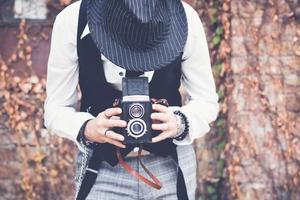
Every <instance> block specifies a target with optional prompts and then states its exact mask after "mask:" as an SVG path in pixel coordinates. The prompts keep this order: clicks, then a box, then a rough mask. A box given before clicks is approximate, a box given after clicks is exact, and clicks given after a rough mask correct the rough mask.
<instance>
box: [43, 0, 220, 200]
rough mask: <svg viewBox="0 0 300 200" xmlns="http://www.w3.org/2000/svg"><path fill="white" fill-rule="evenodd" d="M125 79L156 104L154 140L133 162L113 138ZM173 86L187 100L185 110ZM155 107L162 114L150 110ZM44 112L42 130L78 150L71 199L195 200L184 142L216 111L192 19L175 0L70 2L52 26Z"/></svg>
mask: <svg viewBox="0 0 300 200" xmlns="http://www.w3.org/2000/svg"><path fill="white" fill-rule="evenodd" d="M124 77H148V80H149V95H150V97H151V98H155V99H156V100H154V101H153V107H152V109H153V111H154V112H153V113H152V114H151V119H152V126H151V128H152V129H153V131H154V132H155V131H156V132H157V133H158V134H157V135H156V136H155V137H153V139H152V142H151V143H148V144H145V145H144V149H143V150H142V151H140V152H139V153H140V155H138V153H137V152H136V151H135V149H136V148H134V146H130V145H124V143H123V141H124V135H122V134H120V133H119V132H116V131H115V130H116V129H115V128H125V127H127V125H128V123H127V122H126V121H124V120H121V119H120V117H119V116H120V114H121V113H122V109H120V108H118V107H113V106H112V105H113V101H114V100H115V99H117V98H120V97H121V96H122V93H121V90H122V85H121V83H122V78H124ZM180 83H182V85H183V86H184V88H185V90H186V92H187V93H188V95H189V96H190V101H189V102H188V103H187V104H186V105H184V106H182V105H181V98H180V97H181V96H180V94H179V91H178V88H179V86H180ZM78 84H79V86H80V89H81V93H82V98H81V107H80V112H78V111H76V103H77V90H76V88H77V85H78ZM160 99H166V100H167V101H168V104H169V106H167V104H166V103H165V104H159V103H156V102H162V101H161V100H160ZM44 108H45V114H44V118H45V126H46V127H47V128H48V129H49V130H50V131H53V132H54V133H56V134H57V135H59V136H62V137H65V138H68V139H70V140H72V141H74V142H75V143H76V144H77V146H78V148H79V150H80V151H79V155H78V162H77V176H76V183H77V194H76V198H77V199H180V200H181V199H194V198H195V189H196V158H195V152H194V150H193V146H192V142H193V140H194V139H196V138H199V137H201V136H203V135H204V134H205V133H207V132H208V131H209V123H210V122H212V121H214V120H215V119H216V117H217V114H218V110H219V106H218V96H217V94H216V90H215V83H214V80H213V76H212V71H211V65H210V59H209V53H208V48H207V42H206V38H205V33H204V30H203V26H202V23H201V21H200V19H199V17H198V15H197V13H196V12H195V10H193V9H192V8H191V7H190V6H188V5H187V4H186V3H183V2H181V1H180V0H168V1H165V0H84V1H78V2H76V3H73V4H71V5H70V6H68V7H67V8H65V9H64V10H63V11H62V12H61V13H60V14H59V15H58V16H57V17H56V20H55V23H54V26H53V32H52V41H51V51H50V55H49V61H48V71H47V99H46V101H45V106H44ZM118 149H121V150H120V151H121V156H120V154H119V156H118V153H117V152H120V151H119V150H118ZM123 158H124V160H125V161H124V160H122V159H123ZM123 161H124V162H127V164H128V165H129V166H130V167H131V169H128V167H126V163H125V164H124V162H123ZM140 161H141V162H142V163H144V165H145V166H147V167H148V169H149V171H150V177H151V178H152V179H153V181H149V180H147V178H145V177H146V173H145V171H144V170H143V167H144V166H143V165H142V164H141V163H140ZM174 161H175V162H174ZM124 168H125V169H126V170H127V171H126V170H124ZM133 171H134V172H133ZM146 171H147V170H146ZM151 172H152V173H153V174H152V173H151ZM130 173H131V174H130ZM147 173H148V172H147ZM148 174H149V173H148ZM132 175H134V176H136V177H137V178H138V179H136V178H135V177H133V176H132ZM151 175H153V176H151ZM144 182H145V183H147V184H145V183H144ZM150 186H151V187H150Z"/></svg>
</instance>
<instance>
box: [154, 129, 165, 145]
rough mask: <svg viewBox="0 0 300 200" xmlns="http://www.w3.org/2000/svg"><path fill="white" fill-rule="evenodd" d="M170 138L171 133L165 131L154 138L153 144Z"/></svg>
mask: <svg viewBox="0 0 300 200" xmlns="http://www.w3.org/2000/svg"><path fill="white" fill-rule="evenodd" d="M168 137H169V132H167V131H164V132H162V133H161V134H159V135H158V136H156V137H154V138H152V142H153V143H155V142H159V141H162V140H164V139H167V138H168Z"/></svg>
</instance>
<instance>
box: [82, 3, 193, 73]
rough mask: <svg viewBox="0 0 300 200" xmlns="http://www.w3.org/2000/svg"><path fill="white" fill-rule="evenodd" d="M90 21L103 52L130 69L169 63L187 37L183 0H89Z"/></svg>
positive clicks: (88, 20) (89, 23)
mask: <svg viewBox="0 0 300 200" xmlns="http://www.w3.org/2000/svg"><path fill="white" fill-rule="evenodd" d="M87 23H88V26H89V29H90V32H91V37H92V39H93V41H94V43H95V44H96V46H97V48H98V49H99V50H100V52H101V53H102V54H103V55H104V56H105V57H106V58H107V59H109V60H110V61H111V62H113V63H114V64H116V65H118V66H120V67H122V68H124V69H126V70H131V71H151V70H157V69H160V68H162V67H164V66H166V65H168V64H169V63H171V62H172V61H173V60H175V59H176V58H177V57H178V56H179V55H180V54H181V53H182V52H183V48H184V46H185V43H186V39H187V29H188V27H187V18H186V13H185V10H184V7H183V5H182V2H181V0H88V3H87Z"/></svg>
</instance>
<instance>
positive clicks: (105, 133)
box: [104, 128, 110, 137]
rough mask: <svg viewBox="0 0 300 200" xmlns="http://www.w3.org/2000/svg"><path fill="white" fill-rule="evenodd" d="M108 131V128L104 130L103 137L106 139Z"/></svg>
mask: <svg viewBox="0 0 300 200" xmlns="http://www.w3.org/2000/svg"><path fill="white" fill-rule="evenodd" d="M108 131H110V129H109V128H108V129H106V130H105V132H104V135H105V136H106V137H107V132H108Z"/></svg>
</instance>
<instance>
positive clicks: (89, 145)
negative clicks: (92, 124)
mask: <svg viewBox="0 0 300 200" xmlns="http://www.w3.org/2000/svg"><path fill="white" fill-rule="evenodd" d="M90 120H91V119H88V120H86V121H85V122H84V123H83V124H82V126H81V127H80V129H79V133H78V135H77V141H78V142H79V143H81V144H83V145H84V146H86V147H87V148H91V149H92V148H93V147H94V146H95V142H92V141H89V140H88V139H87V138H86V136H85V135H84V130H85V127H86V125H87V123H88V122H89V121H90Z"/></svg>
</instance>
